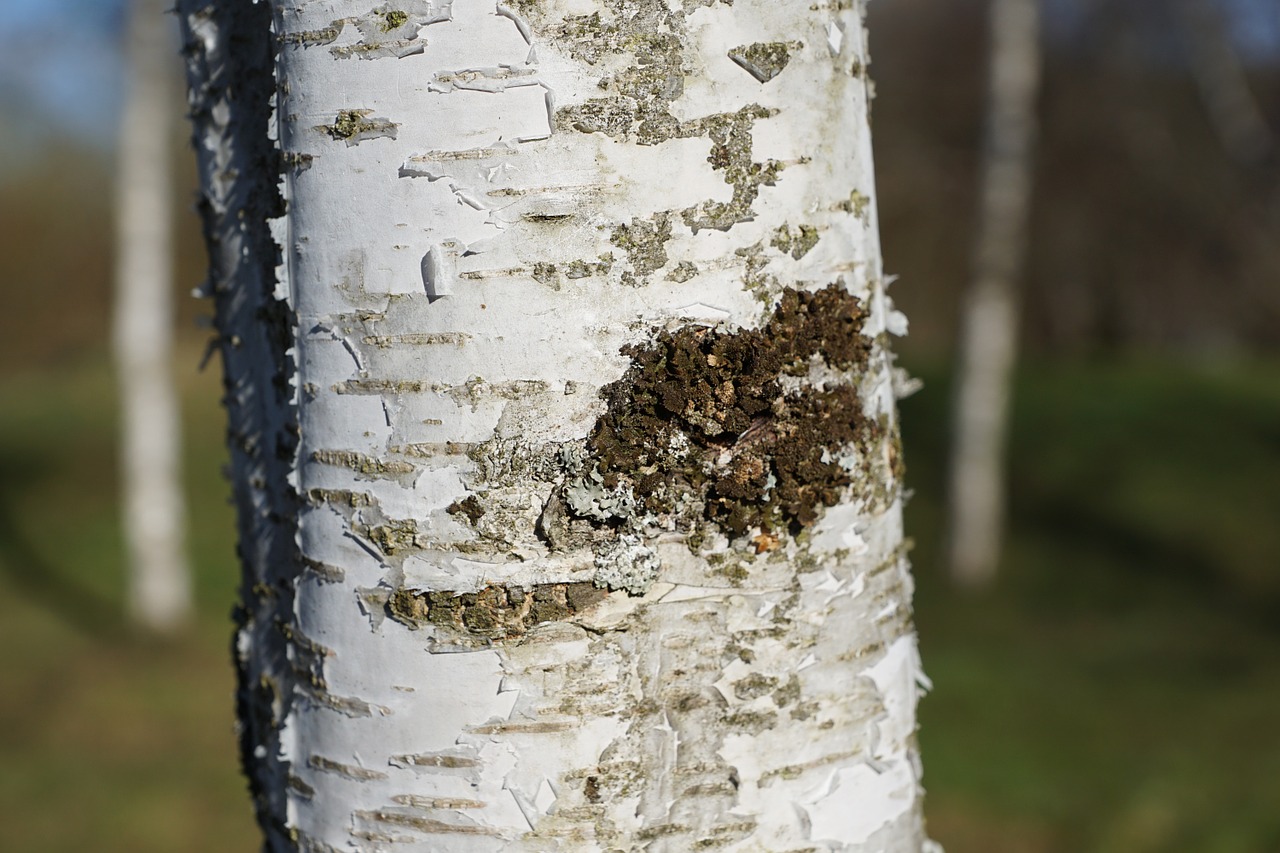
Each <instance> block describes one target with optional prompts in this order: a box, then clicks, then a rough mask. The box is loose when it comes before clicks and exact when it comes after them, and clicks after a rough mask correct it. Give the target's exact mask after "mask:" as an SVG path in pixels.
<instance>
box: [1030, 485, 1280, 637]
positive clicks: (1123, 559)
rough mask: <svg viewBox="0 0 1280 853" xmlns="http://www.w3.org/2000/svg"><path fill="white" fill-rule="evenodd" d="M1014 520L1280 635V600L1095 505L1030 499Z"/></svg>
mask: <svg viewBox="0 0 1280 853" xmlns="http://www.w3.org/2000/svg"><path fill="white" fill-rule="evenodd" d="M1013 521H1014V525H1015V527H1016V528H1020V529H1022V530H1024V531H1026V532H1028V533H1031V532H1032V531H1034V533H1033V535H1036V536H1038V537H1042V538H1043V540H1044V541H1045V542H1046V543H1048V542H1053V541H1056V542H1057V543H1058V544H1059V546H1060V547H1062V548H1064V549H1079V548H1080V547H1081V546H1082V545H1083V546H1085V547H1088V548H1091V549H1096V550H1097V551H1099V552H1101V553H1105V554H1106V555H1108V556H1109V557H1110V558H1111V560H1110V561H1109V564H1114V565H1119V566H1123V567H1124V570H1125V571H1126V572H1128V573H1129V574H1131V575H1133V576H1135V579H1137V578H1141V580H1142V581H1144V582H1148V583H1153V582H1159V583H1164V584H1168V585H1170V586H1176V587H1177V591H1178V592H1181V593H1182V594H1184V595H1189V596H1191V597H1193V598H1195V599H1197V600H1199V601H1200V602H1201V604H1202V605H1203V606H1205V607H1208V608H1211V609H1214V610H1218V611H1219V612H1226V613H1229V614H1231V615H1233V616H1237V617H1239V618H1241V619H1247V620H1249V621H1250V622H1251V623H1253V624H1254V625H1255V626H1257V627H1258V628H1262V629H1264V630H1267V631H1269V632H1272V633H1278V634H1280V599H1277V597H1276V596H1275V595H1274V594H1266V593H1259V592H1256V591H1251V590H1249V589H1246V588H1243V587H1241V586H1240V585H1239V583H1237V582H1235V581H1233V579H1232V578H1231V576H1230V575H1228V574H1226V573H1224V572H1222V571H1221V570H1220V569H1219V567H1218V566H1216V565H1215V563H1214V561H1213V560H1212V559H1211V558H1210V557H1208V556H1206V555H1205V554H1203V553H1201V552H1199V551H1198V550H1196V549H1194V548H1192V547H1189V546H1187V545H1184V544H1182V543H1179V542H1176V541H1172V540H1169V539H1165V538H1161V537H1158V536H1155V535H1152V534H1149V533H1146V532H1144V531H1142V530H1140V529H1137V528H1135V527H1133V526H1132V525H1129V524H1126V523H1124V522H1123V521H1120V520H1118V519H1116V518H1114V517H1113V515H1112V514H1111V513H1108V512H1106V511H1102V510H1095V509H1091V508H1090V507H1088V506H1085V505H1083V504H1081V503H1080V502H1079V501H1078V500H1072V499H1071V498H1070V497H1069V496H1060V497H1057V498H1041V499H1039V500H1035V501H1028V502H1026V503H1025V504H1024V505H1023V507H1022V508H1021V511H1019V512H1017V513H1016V514H1015V516H1014V519H1013Z"/></svg>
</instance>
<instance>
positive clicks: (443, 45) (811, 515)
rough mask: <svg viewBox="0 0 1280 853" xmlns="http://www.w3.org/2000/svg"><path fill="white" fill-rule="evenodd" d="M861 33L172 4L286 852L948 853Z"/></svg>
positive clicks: (640, 8)
mask: <svg viewBox="0 0 1280 853" xmlns="http://www.w3.org/2000/svg"><path fill="white" fill-rule="evenodd" d="M850 5H851V4H848V3H844V2H838V3H832V4H830V5H827V4H811V3H809V2H804V3H799V2H784V3H778V2H776V0H770V2H764V0H737V2H735V3H733V4H732V5H728V4H724V3H717V2H715V0H686V2H683V3H678V2H677V3H672V2H668V0H520V2H514V3H512V4H511V5H509V6H508V5H495V3H494V2H493V0H488V2H485V0H453V2H451V3H449V2H429V0H403V2H399V3H394V4H391V5H386V4H384V5H371V4H370V3H369V2H368V0H366V2H364V3H360V2H350V0H344V2H338V0H330V2H313V3H296V2H273V3H271V4H266V3H260V4H256V5H255V4H248V3H242V2H236V3H233V2H222V3H212V4H211V3H209V2H207V0H185V2H181V3H180V4H179V12H180V15H181V18H182V21H183V25H184V27H185V29H186V32H187V34H188V39H189V44H188V51H187V54H188V57H189V61H190V72H191V74H190V76H191V82H192V87H193V90H192V91H193V95H192V98H193V115H194V118H195V141H196V145H197V148H198V150H199V152H200V161H201V170H202V173H203V180H204V187H205V214H206V217H205V222H206V229H207V233H208V237H209V242H210V249H211V256H212V270H213V271H212V275H211V278H210V287H209V289H210V291H211V292H212V295H213V296H214V298H215V300H216V302H217V316H218V324H219V329H220V331H221V340H222V348H223V354H224V358H225V360H226V368H227V384H228V389H229V393H228V398H227V400H228V406H229V410H230V417H231V447H232V453H233V460H232V467H233V472H234V481H235V489H236V494H237V501H238V504H239V507H240V536H241V552H242V557H243V558H244V564H245V582H244V589H243V594H244V597H245V601H244V606H243V611H242V614H241V620H240V628H239V634H238V637H237V641H236V650H237V658H238V665H239V669H240V694H239V695H240V714H241V720H242V725H243V735H244V761H245V767H246V771H247V773H248V775H249V777H250V780H251V784H252V786H253V790H254V793H255V796H256V804H257V809H258V815H259V819H260V822H261V823H262V825H263V827H264V830H265V832H266V836H267V849H269V850H273V851H274V850H297V849H301V850H322V851H330V850H352V849H354V850H382V849H397V850H406V851H413V850H421V851H428V850H436V851H438V850H449V851H460V853H466V851H498V850H501V851H531V853H532V851H548V850H564V851H605V850H649V851H673V853H674V851H689V850H695V849H704V848H705V849H719V850H733V851H746V850H779V851H781V850H793V851H798V850H802V849H803V850H847V851H872V850H875V851H882V850H883V851H920V850H924V849H928V848H929V847H930V846H932V845H930V844H929V842H927V841H926V839H925V836H924V830H923V825H922V820H921V816H920V792H921V791H920V769H919V762H918V759H917V756H916V749H915V735H914V732H915V705H916V699H917V695H918V692H919V685H920V683H921V682H922V680H923V676H922V675H921V673H920V668H919V664H918V657H917V652H916V640H915V635H914V631H913V628H912V624H911V610H910V595H911V580H910V576H909V573H908V566H907V561H906V557H905V552H904V548H903V541H902V523H901V498H902V494H901V487H900V483H899V479H898V478H899V474H900V470H899V465H900V463H899V442H898V438H897V435H898V433H897V425H896V415H895V408H894V381H893V376H894V374H893V370H892V360H891V356H890V354H889V352H888V350H887V348H886V338H887V332H888V331H893V330H898V331H901V329H902V328H904V327H905V321H904V320H903V319H902V318H901V315H899V314H897V313H896V312H895V311H893V309H892V306H891V304H890V302H889V300H888V298H887V297H886V295H885V293H884V288H883V279H882V275H881V264H880V256H879V245H878V237H877V231H876V219H875V206H874V186H873V179H872V167H871V147H870V136H869V131H868V124H867V108H868V83H867V80H866V78H865V74H864V69H865V67H866V63H867V55H866V40H865V34H864V30H863V26H862V9H861V8H860V7H858V6H855V7H854V8H850Z"/></svg>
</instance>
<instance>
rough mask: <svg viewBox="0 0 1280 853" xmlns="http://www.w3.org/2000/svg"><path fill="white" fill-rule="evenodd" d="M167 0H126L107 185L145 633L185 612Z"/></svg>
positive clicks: (128, 483) (124, 446)
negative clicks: (122, 81)
mask: <svg viewBox="0 0 1280 853" xmlns="http://www.w3.org/2000/svg"><path fill="white" fill-rule="evenodd" d="M168 7H169V3H168V0H134V2H132V3H130V4H129V36H128V44H127V50H126V53H127V59H128V62H129V76H128V86H127V89H128V91H127V94H126V100H125V109H124V114H123V116H122V119H121V124H120V135H119V147H120V151H119V171H118V172H117V184H116V248H117V258H116V293H115V316H114V318H113V322H112V325H113V337H114V347H115V360H116V375H117V378H118V382H119V385H120V414H121V430H120V433H121V448H120V449H121V479H122V481H123V498H124V501H123V503H124V532H125V543H126V546H127V577H128V606H129V613H130V616H131V617H132V619H133V620H134V621H135V622H136V623H137V624H140V625H142V626H143V627H145V628H147V629H149V630H152V631H161V632H167V631H174V630H176V629H178V628H180V627H181V626H182V625H183V624H184V623H185V622H186V621H187V620H188V619H189V618H190V614H191V571H190V569H189V568H188V566H187V559H186V547H185V521H186V519H185V518H184V502H183V499H182V476H181V466H180V462H179V456H180V450H181V443H182V438H181V436H182V432H181V429H180V419H179V416H178V400H177V393H176V390H175V388H174V379H173V374H172V368H173V358H172V350H173V300H172V297H171V291H172V288H173V272H172V260H171V253H172V251H173V240H172V237H171V234H172V225H171V219H172V212H171V210H170V207H171V195H172V187H171V182H170V178H169V170H170V157H169V145H170V134H171V132H172V119H171V117H172V115H173V111H174V104H173V102H172V100H171V99H172V97H173V89H172V87H171V84H170V82H169V79H170V67H169V66H170V63H171V62H172V61H173V44H172V38H173V31H172V30H171V29H170V28H171V27H172V22H171V21H170V20H169V19H167V18H166V16H165V14H164V13H165V10H166V9H167V8H168Z"/></svg>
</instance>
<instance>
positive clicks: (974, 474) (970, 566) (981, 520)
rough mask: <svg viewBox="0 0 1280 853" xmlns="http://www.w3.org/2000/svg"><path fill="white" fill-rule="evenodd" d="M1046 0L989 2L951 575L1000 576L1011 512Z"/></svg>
mask: <svg viewBox="0 0 1280 853" xmlns="http://www.w3.org/2000/svg"><path fill="white" fill-rule="evenodd" d="M1038 3H1039V0H991V5H990V12H989V14H990V33H991V46H990V49H989V56H990V67H989V68H988V71H987V127H986V140H985V142H984V146H983V158H982V160H983V162H982V185H981V189H980V192H979V196H980V199H979V209H978V219H977V232H976V234H975V238H974V250H973V278H972V280H971V282H970V284H969V289H968V291H967V292H966V293H965V295H964V299H963V302H962V305H961V308H960V339H959V359H958V364H957V370H956V395H955V404H954V410H953V415H952V419H953V424H952V444H951V460H950V472H949V473H950V484H949V492H948V497H947V531H948V538H949V540H950V541H949V545H948V555H947V556H948V563H949V571H950V574H951V577H952V579H953V580H955V581H956V582H957V583H959V584H961V585H968V586H981V585H983V584H986V583H988V582H989V581H990V580H991V579H992V578H993V577H995V573H996V566H997V564H998V562H999V559H1000V549H1001V545H1002V540H1003V535H1004V533H1003V531H1004V512H1005V485H1004V479H1005V469H1004V457H1005V434H1006V432H1007V430H1008V421H1009V397H1010V393H1011V389H1010V386H1011V385H1012V383H1013V368H1014V362H1015V360H1016V358H1017V343H1018V304H1019V301H1020V300H1019V299H1018V278H1019V276H1020V275H1021V273H1022V263H1023V258H1024V257H1025V255H1026V248H1027V221H1028V219H1029V217H1030V213H1031V182H1032V165H1033V153H1034V152H1033V146H1034V143H1035V137H1036V100H1037V93H1038V92H1039V81H1040V24H1039V14H1040V13H1039V8H1038Z"/></svg>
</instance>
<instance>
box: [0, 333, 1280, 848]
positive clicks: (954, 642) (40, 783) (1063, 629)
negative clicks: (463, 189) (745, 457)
mask: <svg viewBox="0 0 1280 853" xmlns="http://www.w3.org/2000/svg"><path fill="white" fill-rule="evenodd" d="M178 362H179V364H180V365H193V364H194V362H195V355H194V353H187V354H184V355H183V356H181V357H180V358H179V359H178ZM182 371H183V377H184V378H183V383H184V395H185V399H186V413H185V414H186V421H187V433H188V439H187V440H188V445H187V451H186V475H187V480H188V500H189V506H190V518H191V525H192V528H191V539H192V543H193V551H194V554H195V567H196V572H197V593H198V596H199V614H198V620H197V623H196V624H195V625H194V626H193V628H192V630H191V631H190V632H189V633H188V634H187V635H185V636H184V637H182V638H179V639H177V640H174V641H170V642H165V643H154V642H150V641H147V640H146V639H145V638H142V637H139V636H136V635H135V634H133V633H132V632H130V631H129V630H128V629H127V628H126V627H125V625H124V624H123V622H122V619H121V617H120V614H121V612H122V609H123V607H122V594H121V590H122V583H121V571H122V562H121V557H120V545H121V543H120V536H119V533H118V531H117V527H116V509H115V490H116V476H115V472H114V467H113V466H114V463H113V456H114V448H115V441H116V427H115V416H114V411H113V402H112V396H111V395H112V390H111V383H110V377H109V374H108V373H107V371H106V368H105V366H104V359H103V358H101V357H97V358H93V359H91V360H83V361H75V362H70V361H64V362H63V363H62V364H61V365H60V366H58V367H52V368H47V369H45V370H42V371H40V372H30V373H26V374H23V375H16V376H9V377H7V378H0V642H3V643H4V644H5V645H4V647H5V648H6V649H7V650H8V651H7V653H6V654H5V655H4V657H3V659H2V661H3V662H0V684H3V694H2V698H0V825H3V826H4V827H5V833H6V835H5V843H6V849H12V850H15V851H27V850H31V851H50V853H57V851H72V850H76V851H80V850H94V851H102V853H116V851H130V853H141V851H171V850H191V851H229V850H251V849H254V848H255V846H256V834H255V831H254V828H253V825H252V819H251V816H250V814H249V806H248V798H247V795H246V794H245V791H244V785H243V783H242V782H241V780H240V778H239V775H238V771H237V768H236V753H235V746H234V736H233V720H232V705H231V690H232V675H231V670H230V664H229V660H228V654H227V644H228V632H229V629H230V625H229V620H228V618H227V613H228V610H229V608H230V606H231V603H232V598H233V595H234V588H235V583H236V570H235V566H234V557H233V546H232V540H231V530H232V516H231V511H230V508H229V507H228V506H227V504H226V495H227V493H228V489H227V487H226V485H225V483H223V482H222V480H221V475H220V468H221V465H222V460H223V458H224V454H223V451H222V446H221V445H222V439H221V435H222V415H221V413H220V412H219V411H218V409H217V403H216V400H217V397H218V394H219V381H218V377H217V371H216V367H211V368H210V371H209V372H207V373H205V374H199V375H197V374H196V373H195V372H194V368H191V367H183V368H182ZM1277 374H1280V363H1259V364H1254V365H1239V366H1236V367H1234V368H1232V369H1231V370H1223V371H1220V372H1216V373H1211V372H1203V371H1197V370H1194V369H1190V368H1187V367H1183V366H1178V365H1170V364H1167V363H1166V364H1160V363H1156V362H1150V363H1131V364H1127V365H1122V366H1115V365H1105V364H1091V363H1073V364H1066V365H1032V366H1030V367H1028V368H1027V369H1026V370H1024V373H1023V377H1022V379H1021V381H1020V383H1019V387H1018V394H1017V411H1016V416H1015V431H1014V437H1013V453H1012V455H1013V459H1012V472H1013V473H1012V481H1013V485H1012V497H1013V511H1012V530H1011V539H1010V542H1009V547H1008V551H1007V554H1006V560H1005V564H1004V566H1003V567H1002V573H1001V576H1000V578H999V581H998V583H997V584H996V585H995V586H994V587H993V588H991V589H989V590H986V591H983V592H980V593H976V594H960V593H958V592H955V591H953V590H952V589H951V588H950V586H949V585H948V584H947V583H946V581H945V579H944V578H943V577H942V575H941V572H940V570H939V567H938V559H939V541H938V534H937V531H938V526H939V520H940V517H941V506H940V495H941V472H942V462H943V454H944V450H945V440H946V436H945V413H946V406H947V401H948V389H947V387H946V382H945V377H942V376H938V375H933V374H930V373H929V372H926V373H925V379H926V381H927V383H928V384H927V387H926V389H925V391H923V392H922V393H921V394H919V395H917V396H916V397H914V398H912V399H910V400H907V401H905V402H904V404H903V411H904V432H905V441H906V451H907V454H908V465H909V469H910V470H909V474H908V478H909V481H910V484H911V486H912V487H913V488H914V489H915V490H916V496H915V498H914V500H913V501H912V503H911V505H910V507H909V509H908V524H909V525H910V532H911V533H912V535H913V536H914V537H915V538H916V540H917V543H918V547H917V548H916V550H915V553H914V560H915V563H916V570H917V580H918V588H919V589H918V599H917V622H918V625H919V628H920V633H921V638H922V651H923V654H924V659H925V666H926V669H927V670H928V672H929V674H930V675H931V676H932V678H933V680H934V684H935V689H934V691H933V693H932V694H931V695H930V696H929V697H928V698H927V699H926V700H925V701H924V703H923V704H922V706H921V726H922V728H921V734H920V740H921V745H922V750H923V754H924V762H925V782H926V787H927V788H928V791H929V796H928V800H927V806H926V813H927V815H928V817H929V820H930V828H931V830H932V832H933V834H934V836H935V837H936V838H938V839H939V840H940V841H942V842H943V844H944V845H945V846H946V848H947V850H948V851H949V853H1001V851H1010V853H1012V851H1018V853H1045V852H1046V851H1053V853H1081V851H1095V853H1146V851H1186V852H1187V853H1236V851H1239V853H1246V851H1247V853H1258V851H1271V850H1280V808H1277V807H1276V804H1277V803H1280V746H1277V743H1280V741H1278V740H1277V738H1276V737H1275V735H1274V733H1273V728H1274V727H1275V725H1276V723H1277V722H1278V721H1280V525H1278V524H1277V523H1276V521H1275V516H1276V513H1277V510H1278V509H1280V382H1277V381H1276V379H1275V377H1276V376H1277Z"/></svg>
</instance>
